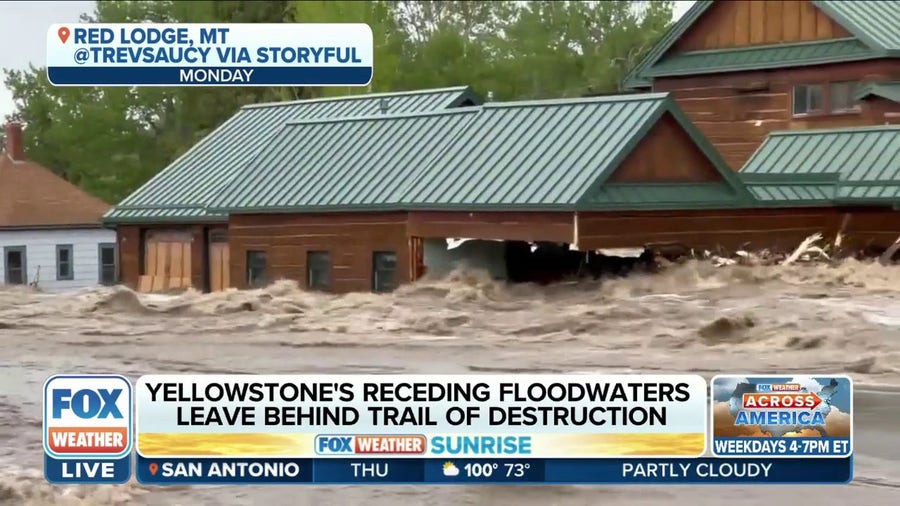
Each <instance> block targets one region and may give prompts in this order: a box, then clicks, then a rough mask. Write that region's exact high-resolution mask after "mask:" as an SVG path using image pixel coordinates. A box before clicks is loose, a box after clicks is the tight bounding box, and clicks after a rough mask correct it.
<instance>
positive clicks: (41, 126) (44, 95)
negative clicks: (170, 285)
mask: <svg viewBox="0 0 900 506" xmlns="http://www.w3.org/2000/svg"><path fill="white" fill-rule="evenodd" d="M290 6H291V3H290V2H287V1H268V2H254V1H244V2H239V1H224V2H223V1H219V2H214V1H100V2H97V4H96V9H95V11H94V12H93V13H90V14H88V15H85V16H83V21H85V22H103V23H122V22H146V21H153V22H219V23H227V22H269V23H272V22H282V21H284V20H285V18H286V16H288V15H289V12H288V11H289V8H290ZM4 73H5V79H4V84H5V85H6V86H7V88H9V89H10V90H11V91H12V95H13V99H14V100H15V102H16V105H17V111H16V113H15V114H13V118H12V119H18V120H20V121H23V122H24V123H25V124H26V129H27V135H26V149H27V153H28V156H29V158H30V159H32V160H35V161H36V162H38V163H41V164H42V165H45V166H47V167H50V168H52V169H53V170H54V171H56V172H57V173H59V174H60V175H62V176H63V177H65V178H66V179H68V180H70V181H72V182H74V183H76V184H78V185H80V186H82V187H83V188H85V189H86V190H88V191H90V192H91V193H93V194H95V195H97V196H98V197H100V198H103V199H104V200H106V201H108V202H118V201H119V200H121V199H122V198H124V197H125V196H126V195H128V194H129V193H130V192H132V191H134V190H135V189H136V188H137V187H138V186H140V185H141V184H143V183H144V182H145V181H146V180H147V179H149V178H150V177H152V176H153V175H154V174H155V173H156V172H157V171H159V170H160V169H162V168H163V167H165V166H166V165H168V164H169V163H170V162H171V161H172V160H174V159H175V158H176V157H178V156H179V155H180V154H182V153H183V152H184V151H186V150H187V149H189V148H190V147H191V146H192V145H193V144H195V143H196V142H197V141H199V140H200V139H201V138H203V137H204V136H205V135H207V134H208V133H209V132H210V131H212V130H213V129H215V128H216V127H217V126H218V125H219V124H221V123H222V122H223V121H225V120H226V119H228V118H229V117H230V116H232V115H233V114H234V113H235V111H236V110H237V109H238V108H240V107H241V106H242V105H245V104H249V103H256V102H265V101H272V100H284V99H294V98H302V97H306V96H310V92H311V91H312V90H309V89H304V88H280V89H278V88H194V87H185V88H178V87H171V88H164V87H141V88H128V87H117V88H92V87H55V86H52V85H50V83H49V82H48V81H47V78H46V70H45V69H44V68H37V67H31V68H29V69H27V70H5V71H4Z"/></svg>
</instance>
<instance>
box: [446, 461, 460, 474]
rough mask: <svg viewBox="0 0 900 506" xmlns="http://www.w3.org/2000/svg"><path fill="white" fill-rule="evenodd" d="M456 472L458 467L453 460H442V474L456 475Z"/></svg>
mask: <svg viewBox="0 0 900 506" xmlns="http://www.w3.org/2000/svg"><path fill="white" fill-rule="evenodd" d="M458 474H459V468H458V467H456V465H454V464H453V462H450V461H447V462H444V476H457V475H458Z"/></svg>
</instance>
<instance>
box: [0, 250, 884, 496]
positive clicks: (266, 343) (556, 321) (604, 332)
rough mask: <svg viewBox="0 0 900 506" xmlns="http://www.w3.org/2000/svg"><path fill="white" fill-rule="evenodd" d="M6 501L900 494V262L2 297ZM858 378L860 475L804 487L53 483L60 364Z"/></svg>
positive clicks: (137, 369) (134, 370) (154, 369)
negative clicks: (48, 437)
mask: <svg viewBox="0 0 900 506" xmlns="http://www.w3.org/2000/svg"><path fill="white" fill-rule="evenodd" d="M0 344H2V348H0V504H3V505H16V504H28V505H41V504H144V505H195V504H196V505H207V504H208V505H219V504H223V505H231V504H234V505H251V504H269V505H272V506H274V505H280V504H292V505H307V504H308V505H313V504H315V505H345V504H360V503H363V502H364V503H366V504H368V505H381V504H384V505H395V504H410V505H420V504H421V505H427V504H452V505H462V504H491V505H506V504H518V505H595V504H600V503H604V504H613V505H645V504H670V505H681V504H685V505H686V504H690V505H692V506H702V505H706V504H709V505H712V504H715V505H717V506H718V505H719V504H721V502H722V499H723V498H727V502H728V503H729V504H736V505H745V504H746V505H750V504H763V503H771V504H793V503H797V502H799V501H803V502H805V503H809V504H818V505H822V504H841V505H851V504H852V505H854V506H869V505H871V506H878V505H888V504H891V505H894V504H898V498H900V423H898V422H897V420H898V417H900V267H882V266H879V265H877V264H866V263H859V262H854V261H847V262H844V263H843V264H841V265H840V266H838V267H830V266H822V265H819V266H803V265H797V266H790V267H786V268H781V267H755V268H748V267H739V266H729V267H722V268H715V267H713V266H711V265H709V264H706V263H695V262H691V263H688V264H685V265H681V266H677V267H673V268H670V269H669V270H667V271H666V272H664V273H662V274H657V275H654V276H643V277H631V278H627V279H618V280H613V281H606V282H604V283H603V284H597V283H582V284H577V285H561V286H555V287H549V288H537V287H533V286H505V285H502V284H497V283H494V282H491V281H488V280H486V279H484V277H482V276H480V275H478V274H475V273H459V274H456V275H453V276H451V277H450V278H449V279H446V280H441V281H430V282H422V283H419V284H416V285H413V286H408V287H404V288H402V289H401V290H399V291H398V292H396V293H394V294H391V295H374V294H350V295H345V296H328V295H318V294H309V293H305V292H302V291H299V290H297V289H296V287H295V286H293V285H292V284H290V283H278V284H276V285H274V286H272V287H270V288H269V289H267V290H262V291H248V292H230V293H223V294H213V295H200V294H195V293H188V294H184V295H181V296H136V295H135V294H133V293H132V292H130V291H127V290H123V289H118V288H116V289H98V290H93V291H88V292H79V293H77V294H65V295H63V294H38V293H31V292H27V291H22V290H5V291H0ZM785 371H790V372H797V373H804V372H808V373H828V372H835V373H842V372H846V373H849V374H850V375H851V376H853V378H854V379H855V381H856V390H857V395H856V399H855V408H856V413H855V438H856V443H855V450H856V480H855V481H854V483H853V484H852V485H850V486H833V487H831V486H828V487H822V486H817V487H799V486H777V487H771V488H768V487H767V488H760V487H689V486H684V487H678V486H676V487H672V486H667V487H530V488H522V487H518V488H514V487H491V486H480V487H405V486H404V487H373V486H364V487H362V486H360V487H311V486H296V487H192V488H187V487H181V488H148V487H142V486H140V485H137V484H130V485H125V486H120V487H53V486H50V485H47V484H46V483H44V480H43V476H42V470H41V469H42V468H41V466H42V463H41V458H42V450H41V436H40V434H41V430H40V427H41V412H40V399H41V395H40V390H41V385H42V383H43V381H44V380H45V379H46V377H47V376H48V375H50V374H52V373H57V372H116V373H123V374H126V375H128V376H130V377H132V379H135V378H137V377H138V376H140V375H142V374H150V373H274V374H278V373H284V374H287V373H338V372H341V373H378V372H392V373H404V372H409V373H426V372H428V373H455V374H466V373H490V372H549V373H552V372H598V373H629V372H659V373H679V372H696V373H699V374H701V375H703V376H705V377H707V378H709V377H711V376H713V375H714V374H716V373H719V372H747V373H750V372H785Z"/></svg>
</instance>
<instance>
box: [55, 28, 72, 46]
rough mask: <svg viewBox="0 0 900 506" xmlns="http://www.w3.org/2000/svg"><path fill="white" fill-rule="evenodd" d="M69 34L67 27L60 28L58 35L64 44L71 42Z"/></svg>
mask: <svg viewBox="0 0 900 506" xmlns="http://www.w3.org/2000/svg"><path fill="white" fill-rule="evenodd" d="M69 33H70V32H69V29H68V28H66V27H65V26H64V27H62V28H60V29H59V31H58V32H57V34H58V35H59V40H61V41H62V43H63V44H65V43H66V41H67V40H69Z"/></svg>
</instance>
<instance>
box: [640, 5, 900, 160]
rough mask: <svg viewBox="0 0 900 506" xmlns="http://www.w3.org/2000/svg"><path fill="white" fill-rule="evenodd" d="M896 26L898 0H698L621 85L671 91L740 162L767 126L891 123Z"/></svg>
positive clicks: (898, 64) (899, 61) (898, 41)
mask: <svg viewBox="0 0 900 506" xmlns="http://www.w3.org/2000/svg"><path fill="white" fill-rule="evenodd" d="M898 27H900V2H885V1H865V0H863V1H852V0H850V1H847V0H838V1H833V0H828V1H803V0H784V1H770V0H765V1H754V0H734V1H731V0H728V1H725V0H717V1H698V2H695V4H694V5H693V6H692V7H691V9H690V10H689V11H688V12H687V13H685V15H684V16H683V17H682V18H681V19H680V20H679V21H678V22H677V23H676V24H675V25H674V26H673V27H672V29H671V30H669V32H668V33H666V34H665V36H664V37H663V38H662V39H661V40H660V42H659V43H658V44H657V45H656V46H655V47H653V49H652V50H651V51H650V52H649V54H648V56H647V58H646V59H644V60H643V61H642V62H641V63H640V64H639V65H638V66H637V67H636V68H635V69H634V71H632V73H631V74H630V75H629V76H628V77H627V78H626V80H625V85H626V86H627V87H630V88H632V89H636V90H644V91H654V92H671V93H672V94H673V95H674V97H675V99H676V100H677V101H678V104H679V105H680V106H681V107H682V109H684V111H685V112H686V113H687V115H688V117H690V118H691V120H692V121H693V122H694V124H695V125H696V126H697V128H699V129H700V131H701V132H703V133H704V134H705V135H706V136H707V137H708V138H709V139H710V141H711V142H712V144H713V146H715V147H716V149H717V150H718V151H719V152H720V153H721V154H722V157H723V158H724V159H725V161H726V162H727V163H728V165H729V166H730V167H731V168H732V169H733V170H739V169H740V168H741V167H742V166H743V165H744V164H745V163H746V162H747V160H748V159H749V158H750V155H751V154H752V153H753V152H754V151H755V150H756V148H758V147H759V145H760V144H762V142H763V140H764V139H765V138H766V136H767V135H768V134H769V133H771V132H774V131H781V130H795V129H801V130H802V129H822V128H832V127H851V126H862V125H878V124H883V123H885V122H893V123H896V122H897V117H898V116H897V113H900V103H898V102H897V100H896V98H897V96H896V89H897V88H896V86H897V85H896V84H894V83H892V81H900V58H898V57H900V28H898ZM890 89H893V90H894V91H893V92H888V91H887V90H890ZM859 92H862V93H863V94H865V97H864V98H866V100H863V101H862V102H860V101H859V99H860V98H863V97H860V96H859V94H858V93H859Z"/></svg>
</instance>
